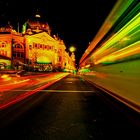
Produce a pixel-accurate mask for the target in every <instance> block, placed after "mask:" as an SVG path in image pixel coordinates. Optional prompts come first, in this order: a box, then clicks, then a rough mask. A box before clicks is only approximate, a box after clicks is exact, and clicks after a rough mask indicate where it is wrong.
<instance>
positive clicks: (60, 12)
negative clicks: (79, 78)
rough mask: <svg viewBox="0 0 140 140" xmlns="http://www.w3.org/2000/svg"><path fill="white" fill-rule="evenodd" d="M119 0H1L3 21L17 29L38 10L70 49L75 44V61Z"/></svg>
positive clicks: (0, 12)
mask: <svg viewBox="0 0 140 140" xmlns="http://www.w3.org/2000/svg"><path fill="white" fill-rule="evenodd" d="M116 1H117V0H24V1H21V0H0V14H1V15H0V22H1V21H3V20H8V21H10V22H11V24H12V25H13V26H14V27H15V29H16V28H17V23H18V22H19V24H20V26H22V24H23V23H24V22H25V21H27V19H29V18H31V17H33V16H34V15H35V14H36V12H37V11H38V12H39V14H40V15H41V18H42V19H43V20H44V21H46V22H48V24H49V26H50V28H51V30H52V34H57V35H58V36H59V38H60V39H62V40H63V41H64V43H65V45H66V47H67V49H68V48H69V47H70V46H71V45H73V46H75V47H76V52H75V54H76V63H77V64H78V62H79V59H80V58H81V56H82V54H83V53H84V51H85V50H86V48H87V47H88V44H89V42H91V41H92V39H93V38H94V36H95V35H96V33H97V32H98V30H99V28H100V27H101V25H102V23H103V22H104V20H105V19H106V17H107V15H108V14H109V12H110V11H111V9H112V8H113V6H114V4H115V3H116Z"/></svg>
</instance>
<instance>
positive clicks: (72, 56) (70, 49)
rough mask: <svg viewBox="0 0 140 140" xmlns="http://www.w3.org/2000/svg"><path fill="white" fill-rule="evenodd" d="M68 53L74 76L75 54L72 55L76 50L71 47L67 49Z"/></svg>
mask: <svg viewBox="0 0 140 140" xmlns="http://www.w3.org/2000/svg"><path fill="white" fill-rule="evenodd" d="M69 51H70V52H71V59H72V63H73V73H74V74H76V70H75V54H74V52H75V51H76V48H75V47H74V46H71V47H70V48H69Z"/></svg>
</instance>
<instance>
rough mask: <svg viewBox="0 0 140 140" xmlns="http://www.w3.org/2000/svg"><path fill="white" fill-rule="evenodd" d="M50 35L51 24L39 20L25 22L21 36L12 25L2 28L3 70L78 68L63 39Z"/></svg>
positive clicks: (0, 32)
mask: <svg viewBox="0 0 140 140" xmlns="http://www.w3.org/2000/svg"><path fill="white" fill-rule="evenodd" d="M37 18H38V17H37ZM50 32H51V30H50V27H49V25H48V23H43V22H39V20H36V21H35V20H28V21H27V22H25V24H24V25H23V30H22V33H17V32H16V31H15V30H13V28H12V27H11V26H8V27H7V26H5V27H0V55H1V56H3V57H0V69H14V70H22V69H27V70H33V71H35V70H36V71H53V70H64V69H67V70H68V69H69V70H70V69H71V70H72V69H75V67H74V63H73V59H72V58H71V56H69V54H68V53H67V52H66V46H65V44H64V42H63V40H60V39H58V38H57V37H56V36H53V37H52V36H51V35H50ZM4 57H7V58H8V59H4Z"/></svg>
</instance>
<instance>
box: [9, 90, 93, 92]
mask: <svg viewBox="0 0 140 140" xmlns="http://www.w3.org/2000/svg"><path fill="white" fill-rule="evenodd" d="M10 91H32V90H10ZM40 91H43V92H44V91H46V92H95V91H94V90H85V91H83V90H39V92H40Z"/></svg>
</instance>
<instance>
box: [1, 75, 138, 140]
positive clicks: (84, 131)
mask: <svg viewBox="0 0 140 140" xmlns="http://www.w3.org/2000/svg"><path fill="white" fill-rule="evenodd" d="M101 94H102V93H101V92H100V91H98V90H97V89H96V88H95V87H93V86H92V85H91V84H89V83H87V82H86V81H84V80H83V79H82V78H80V77H78V76H73V75H69V76H67V77H66V78H64V79H62V80H61V81H59V82H57V83H55V84H54V85H52V86H50V87H49V88H47V89H45V90H43V91H41V92H39V93H37V94H36V95H33V96H32V97H30V98H28V99H26V100H25V101H22V102H21V103H20V104H18V105H16V106H15V105H14V106H13V107H12V108H10V109H7V110H8V111H6V110H5V111H4V112H3V114H1V115H5V120H4V121H8V119H10V118H16V119H15V120H14V121H13V123H10V124H9V125H8V126H5V127H4V128H2V129H1V130H0V139H1V140H9V139H13V140H118V139H127V138H129V139H132V140H135V139H136V138H137V136H138V134H139V128H140V127H139V126H137V125H134V124H133V123H132V122H131V121H130V120H129V119H127V117H126V116H125V115H123V114H124V113H122V112H123V109H122V110H121V111H120V110H118V108H117V107H115V103H114V104H112V103H111V102H110V101H109V99H105V97H104V96H102V95H101ZM21 112H22V113H21ZM10 114H11V115H10ZM17 114H19V115H17ZM15 116H16V117H15Z"/></svg>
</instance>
